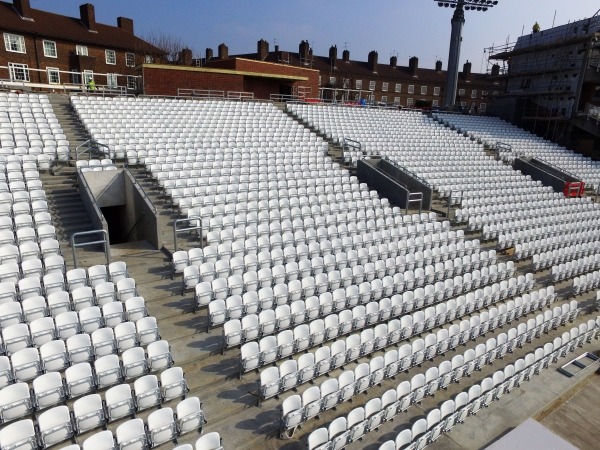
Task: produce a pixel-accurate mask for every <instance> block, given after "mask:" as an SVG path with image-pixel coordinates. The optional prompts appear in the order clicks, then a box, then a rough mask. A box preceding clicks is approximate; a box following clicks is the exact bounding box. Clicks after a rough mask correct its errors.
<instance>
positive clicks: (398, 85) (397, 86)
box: [394, 83, 402, 92]
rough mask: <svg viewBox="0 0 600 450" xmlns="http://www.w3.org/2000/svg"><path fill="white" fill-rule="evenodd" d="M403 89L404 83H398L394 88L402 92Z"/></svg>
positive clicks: (395, 90)
mask: <svg viewBox="0 0 600 450" xmlns="http://www.w3.org/2000/svg"><path fill="white" fill-rule="evenodd" d="M401 91H402V84H400V83H396V87H395V88H394V92H401Z"/></svg>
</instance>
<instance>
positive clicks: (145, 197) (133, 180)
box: [123, 165, 157, 214]
mask: <svg viewBox="0 0 600 450" xmlns="http://www.w3.org/2000/svg"><path fill="white" fill-rule="evenodd" d="M123 170H124V171H125V173H127V175H128V176H129V178H130V179H131V181H132V182H133V184H134V185H135V186H137V187H138V188H139V191H140V192H141V193H142V197H144V199H145V200H147V201H148V203H149V204H150V206H151V207H152V212H153V213H154V214H156V211H157V209H156V206H154V203H152V200H150V197H148V194H146V191H145V190H144V188H143V187H142V185H141V184H140V183H139V181H138V180H137V178H136V177H135V176H134V175H133V173H131V170H129V167H127V166H126V165H123Z"/></svg>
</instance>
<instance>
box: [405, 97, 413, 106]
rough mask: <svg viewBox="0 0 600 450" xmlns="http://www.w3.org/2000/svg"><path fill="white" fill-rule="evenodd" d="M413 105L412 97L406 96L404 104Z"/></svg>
mask: <svg viewBox="0 0 600 450" xmlns="http://www.w3.org/2000/svg"><path fill="white" fill-rule="evenodd" d="M412 105H413V99H412V98H407V99H406V106H412Z"/></svg>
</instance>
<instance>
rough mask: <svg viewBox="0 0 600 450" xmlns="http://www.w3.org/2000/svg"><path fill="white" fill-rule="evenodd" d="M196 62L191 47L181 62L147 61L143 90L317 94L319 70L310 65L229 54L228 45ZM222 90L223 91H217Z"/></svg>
mask: <svg viewBox="0 0 600 450" xmlns="http://www.w3.org/2000/svg"><path fill="white" fill-rule="evenodd" d="M210 54H211V52H210V51H209V59H208V61H198V62H197V63H198V65H196V64H193V63H194V61H192V56H191V51H189V50H184V51H183V52H182V55H181V57H180V65H164V64H144V65H143V68H142V70H143V79H144V94H146V95H178V94H181V93H182V92H183V91H187V92H188V93H191V92H190V91H196V93H195V95H202V94H203V91H204V93H205V92H206V91H214V92H213V94H212V95H213V96H219V95H222V96H224V97H227V96H230V97H235V96H236V95H240V94H241V95H243V94H252V95H253V96H254V98H259V99H269V98H271V96H272V95H273V94H275V95H292V94H295V95H298V94H302V96H306V97H308V96H316V95H315V94H314V93H318V90H319V72H318V71H317V70H315V69H311V68H309V67H299V66H291V65H287V64H279V63H273V62H265V61H257V60H256V59H248V58H240V57H229V56H228V51H227V46H226V45H225V44H221V45H220V46H219V56H218V57H216V58H212V57H210ZM218 93H220V94H218Z"/></svg>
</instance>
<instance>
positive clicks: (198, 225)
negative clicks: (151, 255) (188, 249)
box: [173, 216, 202, 252]
mask: <svg viewBox="0 0 600 450" xmlns="http://www.w3.org/2000/svg"><path fill="white" fill-rule="evenodd" d="M191 221H196V225H194V226H191V227H186V228H177V224H179V223H184V222H188V223H189V222H191ZM193 230H198V232H199V235H200V238H201V239H200V248H202V217H199V216H192V217H185V218H183V219H175V220H174V221H173V248H174V252H176V251H177V235H178V234H179V233H181V232H183V231H193Z"/></svg>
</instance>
